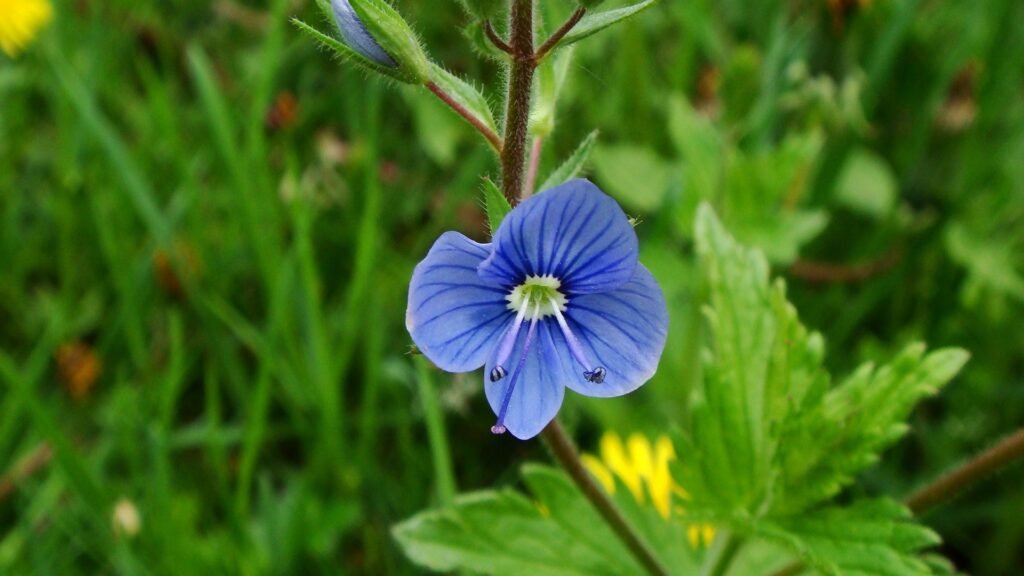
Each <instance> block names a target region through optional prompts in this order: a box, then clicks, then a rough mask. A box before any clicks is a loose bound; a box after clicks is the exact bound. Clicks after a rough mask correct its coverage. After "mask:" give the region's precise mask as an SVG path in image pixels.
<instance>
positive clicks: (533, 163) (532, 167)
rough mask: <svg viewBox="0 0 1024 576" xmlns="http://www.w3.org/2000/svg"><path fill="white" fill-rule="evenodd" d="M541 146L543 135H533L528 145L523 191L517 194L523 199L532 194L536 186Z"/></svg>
mask: <svg viewBox="0 0 1024 576" xmlns="http://www.w3.org/2000/svg"><path fill="white" fill-rule="evenodd" d="M543 148H544V137H543V136H534V137H533V146H532V147H530V163H529V164H528V165H527V166H528V168H527V169H526V184H525V185H524V186H523V192H522V193H521V194H520V196H519V197H520V198H522V199H523V200H526V199H527V198H529V197H530V196H532V195H533V191H534V189H535V188H536V187H537V170H538V169H539V168H540V153H541V150H542V149H543Z"/></svg>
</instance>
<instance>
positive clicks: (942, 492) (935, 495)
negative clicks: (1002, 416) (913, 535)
mask: <svg viewBox="0 0 1024 576" xmlns="http://www.w3.org/2000/svg"><path fill="white" fill-rule="evenodd" d="M1021 457H1024V428H1021V429H1020V430H1017V431H1016V432H1014V433H1013V434H1011V435H1009V436H1007V437H1006V438H1003V439H1002V440H1001V441H1000V442H999V443H998V444H996V445H995V446H993V447H991V448H989V449H988V450H985V451H984V452H982V453H981V454H978V455H977V456H975V457H974V458H971V459H970V460H968V461H967V462H964V463H963V464H961V465H960V466H958V467H956V468H955V469H953V470H952V471H951V472H949V473H948V474H946V475H945V476H942V477H940V478H939V479H938V480H936V481H934V482H932V483H931V484H928V485H927V486H924V487H923V488H921V489H920V490H918V491H916V492H914V493H913V494H911V495H910V496H908V497H907V499H906V500H904V501H903V503H904V504H906V505H907V508H910V510H911V511H912V512H914V513H915V514H921V513H923V512H925V511H926V510H928V509H930V508H932V507H933V506H935V505H937V504H940V503H942V502H945V501H946V500H949V499H950V498H952V497H954V496H956V495H957V494H959V493H960V492H962V491H963V490H964V489H965V488H967V487H968V486H970V485H971V484H974V483H975V482H977V481H979V480H982V479H984V478H986V477H987V476H988V475H990V474H992V473H993V472H995V471H996V470H999V469H1000V468H1002V467H1003V466H1006V465H1007V464H1009V463H1010V462H1013V461H1014V460H1017V459H1019V458H1021Z"/></svg>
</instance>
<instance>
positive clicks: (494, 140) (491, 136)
mask: <svg viewBox="0 0 1024 576" xmlns="http://www.w3.org/2000/svg"><path fill="white" fill-rule="evenodd" d="M427 90H430V91H431V92H432V93H433V94H434V95H435V96H437V97H438V98H440V99H441V101H442V102H444V103H445V104H447V105H448V106H449V107H450V108H451V109H452V110H454V111H455V112H456V113H457V114H458V115H459V116H462V117H463V118H465V119H466V121H467V122H469V123H470V124H472V125H473V127H474V128H476V129H477V130H478V131H479V132H480V133H481V134H483V135H484V138H487V141H488V142H489V143H490V144H491V147H492V148H494V150H495V152H497V153H498V154H501V148H502V143H501V137H500V136H498V135H497V134H495V133H494V130H491V129H490V128H489V127H488V126H487V124H484V122H483V120H481V119H479V118H477V117H476V115H474V114H473V113H472V112H470V111H469V110H467V109H466V107H465V106H463V105H462V104H459V103H458V102H457V101H456V100H455V99H454V98H452V97H451V95H450V94H448V93H447V92H445V91H444V90H443V89H441V87H440V86H438V85H437V84H435V83H434V82H432V81H431V82H427Z"/></svg>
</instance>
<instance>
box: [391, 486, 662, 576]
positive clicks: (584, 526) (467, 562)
mask: <svg viewBox="0 0 1024 576" xmlns="http://www.w3.org/2000/svg"><path fill="white" fill-rule="evenodd" d="M523 476H524V479H525V480H526V484H527V486H529V488H530V490H531V491H532V492H533V493H534V494H535V495H536V496H537V498H538V501H537V502H534V501H531V500H530V499H529V498H527V497H525V496H523V495H521V494H519V493H517V492H515V491H512V490H502V491H483V492H476V493H473V494H468V495H464V496H461V497H459V498H457V499H456V502H455V505H454V506H453V507H451V508H448V509H444V510H435V511H428V512H422V513H420V514H417V515H416V516H414V517H413V518H410V519H409V520H406V521H404V522H402V523H401V524H399V525H397V526H396V527H395V528H394V529H393V534H394V536H395V539H396V540H397V541H398V543H399V545H400V546H401V547H402V550H403V551H404V552H405V554H406V555H407V556H408V557H409V558H410V559H411V560H412V561H413V562H415V563H417V564H419V565H420V566H424V567H426V568H429V569H432V570H439V571H450V570H470V571H474V572H479V573H482V574H536V575H539V576H585V575H591V574H596V575H602V574H607V575H609V576H611V575H618V574H624V575H629V574H637V575H640V574H645V572H644V570H643V569H642V568H641V567H640V566H639V565H638V564H637V563H636V562H635V561H634V560H633V557H632V555H631V554H630V553H629V552H628V551H627V550H626V549H625V548H624V546H623V545H622V543H621V541H620V540H619V539H618V538H616V537H615V535H614V534H613V533H612V532H611V530H610V529H609V528H608V526H607V524H606V523H605V522H604V521H603V520H602V519H601V518H600V516H598V514H597V512H596V511H595V510H594V508H593V506H591V505H590V503H589V502H588V501H587V500H586V499H584V498H583V496H582V495H580V493H579V492H578V491H577V490H576V489H575V488H574V487H573V485H572V484H570V483H569V481H568V479H566V478H565V476H564V475H563V474H561V473H559V472H556V471H554V470H552V469H549V468H543V467H539V466H529V467H527V468H525V469H524V471H523Z"/></svg>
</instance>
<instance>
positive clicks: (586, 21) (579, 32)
mask: <svg viewBox="0 0 1024 576" xmlns="http://www.w3.org/2000/svg"><path fill="white" fill-rule="evenodd" d="M657 1H658V0H644V1H643V2H639V3H637V4H633V5H632V6H625V7H623V8H616V9H614V10H604V11H602V12H587V14H586V15H585V16H583V18H582V19H581V20H580V21H579V22H578V23H577V24H576V26H574V27H573V29H572V30H571V31H570V32H569V33H568V34H566V35H565V37H564V38H562V39H561V40H560V41H559V42H558V45H557V46H556V48H563V47H565V46H568V45H570V44H573V43H576V42H579V41H580V40H583V39H584V38H586V37H588V36H591V35H593V34H597V33H598V32H600V31H601V30H604V29H605V28H608V27H609V26H612V25H614V24H618V23H619V22H622V21H623V20H626V19H628V18H632V17H633V16H636V15H637V14H639V13H640V12H643V11H644V10H646V9H648V8H650V7H651V6H652V5H654V3H655V2H657Z"/></svg>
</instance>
